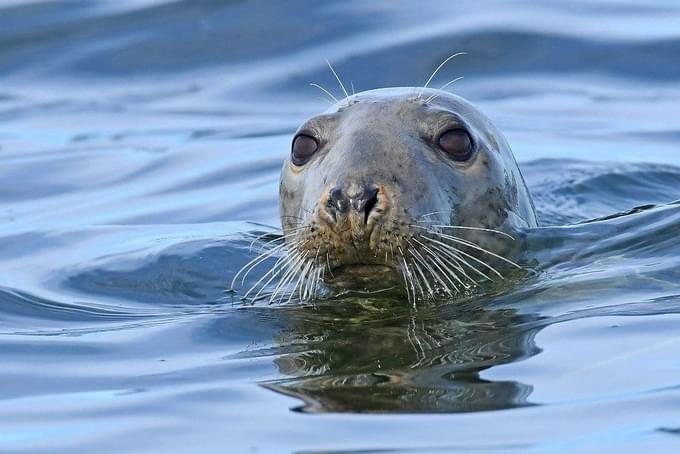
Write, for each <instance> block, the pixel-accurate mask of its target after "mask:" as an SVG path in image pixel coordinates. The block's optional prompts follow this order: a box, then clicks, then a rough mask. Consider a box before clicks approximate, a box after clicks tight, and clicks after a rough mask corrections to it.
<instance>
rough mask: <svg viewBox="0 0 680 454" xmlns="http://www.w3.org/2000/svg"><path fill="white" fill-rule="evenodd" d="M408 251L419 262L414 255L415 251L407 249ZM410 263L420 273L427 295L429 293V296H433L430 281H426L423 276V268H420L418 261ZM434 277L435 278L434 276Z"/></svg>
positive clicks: (427, 267) (426, 266)
mask: <svg viewBox="0 0 680 454" xmlns="http://www.w3.org/2000/svg"><path fill="white" fill-rule="evenodd" d="M409 252H410V253H411V255H412V256H413V258H415V259H416V261H419V262H420V259H419V258H418V256H417V255H416V253H415V252H414V251H412V250H410V249H409ZM420 263H421V264H422V265H423V266H424V267H425V269H429V266H428V265H427V264H426V263H425V262H424V261H422V262H420ZM411 265H412V266H413V268H414V269H415V270H416V271H417V272H418V274H420V277H422V278H423V284H425V286H426V287H427V293H428V295H429V296H430V297H433V296H434V290H433V289H432V287H431V286H430V283H429V282H428V280H427V278H426V277H425V274H424V273H423V270H422V269H421V268H420V266H419V265H418V263H416V262H415V261H414V262H412V263H411ZM430 274H432V271H430ZM435 279H436V278H435ZM423 296H425V294H424V293H423Z"/></svg>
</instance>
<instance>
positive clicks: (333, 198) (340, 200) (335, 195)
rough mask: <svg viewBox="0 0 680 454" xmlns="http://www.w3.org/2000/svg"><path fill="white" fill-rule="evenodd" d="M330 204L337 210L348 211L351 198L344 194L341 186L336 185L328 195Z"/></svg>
mask: <svg viewBox="0 0 680 454" xmlns="http://www.w3.org/2000/svg"><path fill="white" fill-rule="evenodd" d="M328 205H329V206H330V207H331V208H333V209H335V210H337V211H338V212H340V213H344V212H345V211H347V208H348V207H349V200H348V199H347V197H345V194H343V192H342V189H341V188H339V187H335V188H333V189H331V192H330V194H329V197H328Z"/></svg>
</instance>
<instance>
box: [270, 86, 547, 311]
mask: <svg viewBox="0 0 680 454" xmlns="http://www.w3.org/2000/svg"><path fill="white" fill-rule="evenodd" d="M279 200H280V215H281V224H282V229H283V239H284V240H285V243H284V244H283V245H280V247H281V251H283V250H286V251H287V254H286V255H285V257H281V258H280V259H279V260H278V261H277V263H276V264H275V266H274V267H273V268H272V269H271V270H270V272H269V273H267V274H268V279H269V280H270V282H271V280H272V279H278V281H274V282H278V285H277V287H276V289H275V292H274V295H275V296H276V295H277V294H278V293H279V292H283V289H284V288H286V287H287V288H289V289H290V287H291V286H292V291H293V292H297V293H298V294H299V296H300V297H301V298H302V299H309V298H312V297H314V295H316V294H318V292H319V290H320V289H322V288H329V287H330V288H340V289H345V288H349V289H355V290H362V289H364V290H368V291H371V290H372V289H380V288H386V287H391V286H392V287H393V286H397V287H401V288H402V289H404V290H405V291H406V292H407V294H408V298H409V300H412V301H414V302H415V301H416V300H421V299H428V298H436V297H438V296H456V295H459V294H461V293H463V292H466V291H468V290H470V289H472V288H475V287H477V286H479V285H480V283H481V282H483V281H486V280H494V279H498V278H500V277H502V276H503V272H502V268H503V266H504V265H511V266H518V265H517V264H516V263H515V262H514V261H513V260H512V259H511V258H509V256H511V255H512V251H513V248H515V249H516V241H514V242H513V241H512V240H513V239H515V240H516V237H517V233H518V232H519V231H521V230H522V229H527V228H532V227H536V226H537V225H538V222H537V217H536V213H535V209H534V204H533V201H532V199H531V195H530V194H529V190H528V189H527V187H526V184H525V182H524V179H523V177H522V174H521V172H520V170H519V168H518V166H517V163H516V161H515V158H514V156H513V154H512V151H511V150H510V146H509V145H508V143H507V142H506V140H505V139H504V137H503V135H502V134H501V132H500V131H499V130H498V129H497V128H496V127H495V126H494V125H493V124H492V123H491V121H490V120H489V119H488V118H487V117H486V116H484V115H483V114H482V113H481V112H480V111H479V110H478V109H477V108H476V107H474V106H473V105H472V104H471V103H470V102H469V101H466V100H465V99H463V98H461V97H459V96H456V95H453V94H450V93H448V92H443V91H440V90H432V89H424V88H384V89H377V90H370V91H364V92H360V93H357V94H354V95H351V96H348V97H347V98H345V99H343V100H341V101H339V102H337V103H336V104H334V105H333V106H332V107H330V108H329V109H328V110H327V111H326V112H324V113H322V114H320V115H318V116H315V117H313V118H311V119H309V120H308V121H306V122H304V124H302V125H301V126H300V127H299V129H298V130H297V132H296V133H295V136H294V138H293V140H292V146H291V152H290V154H289V155H288V157H287V158H286V159H285V162H284V164H283V169H282V172H281V180H280V190H279ZM513 244H514V245H513ZM275 273H278V274H275ZM265 281H266V279H265ZM264 284H266V282H264Z"/></svg>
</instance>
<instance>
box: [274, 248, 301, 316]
mask: <svg viewBox="0 0 680 454" xmlns="http://www.w3.org/2000/svg"><path fill="white" fill-rule="evenodd" d="M306 257H307V253H304V254H303V253H301V254H299V255H298V256H297V257H296V258H295V260H294V261H293V262H292V264H291V265H289V266H288V270H287V271H286V273H285V274H284V275H283V276H282V277H281V280H279V283H278V284H276V287H275V288H274V292H273V293H272V295H271V297H270V299H269V304H272V303H273V301H274V299H275V298H276V297H277V296H278V294H279V293H281V296H280V297H279V298H278V300H277V304H278V303H280V302H281V301H283V298H285V296H286V294H285V288H286V286H287V285H289V284H290V283H291V282H292V281H293V280H294V279H295V277H296V273H299V272H300V270H301V269H302V267H303V266H304V265H305V260H306Z"/></svg>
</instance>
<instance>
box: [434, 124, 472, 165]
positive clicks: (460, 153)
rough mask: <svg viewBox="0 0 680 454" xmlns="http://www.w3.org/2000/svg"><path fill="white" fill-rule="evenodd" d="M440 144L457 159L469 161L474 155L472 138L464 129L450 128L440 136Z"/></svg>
mask: <svg viewBox="0 0 680 454" xmlns="http://www.w3.org/2000/svg"><path fill="white" fill-rule="evenodd" d="M438 142H439V146H440V147H441V149H442V150H444V151H445V152H446V154H448V155H449V156H450V157H451V158H453V159H454V160H455V161H467V160H468V159H470V157H471V156H472V151H473V147H472V138H470V134H468V132H467V131H466V130H464V129H459V128H455V129H449V130H448V131H444V132H443V133H442V135H440V136H439V140H438Z"/></svg>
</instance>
